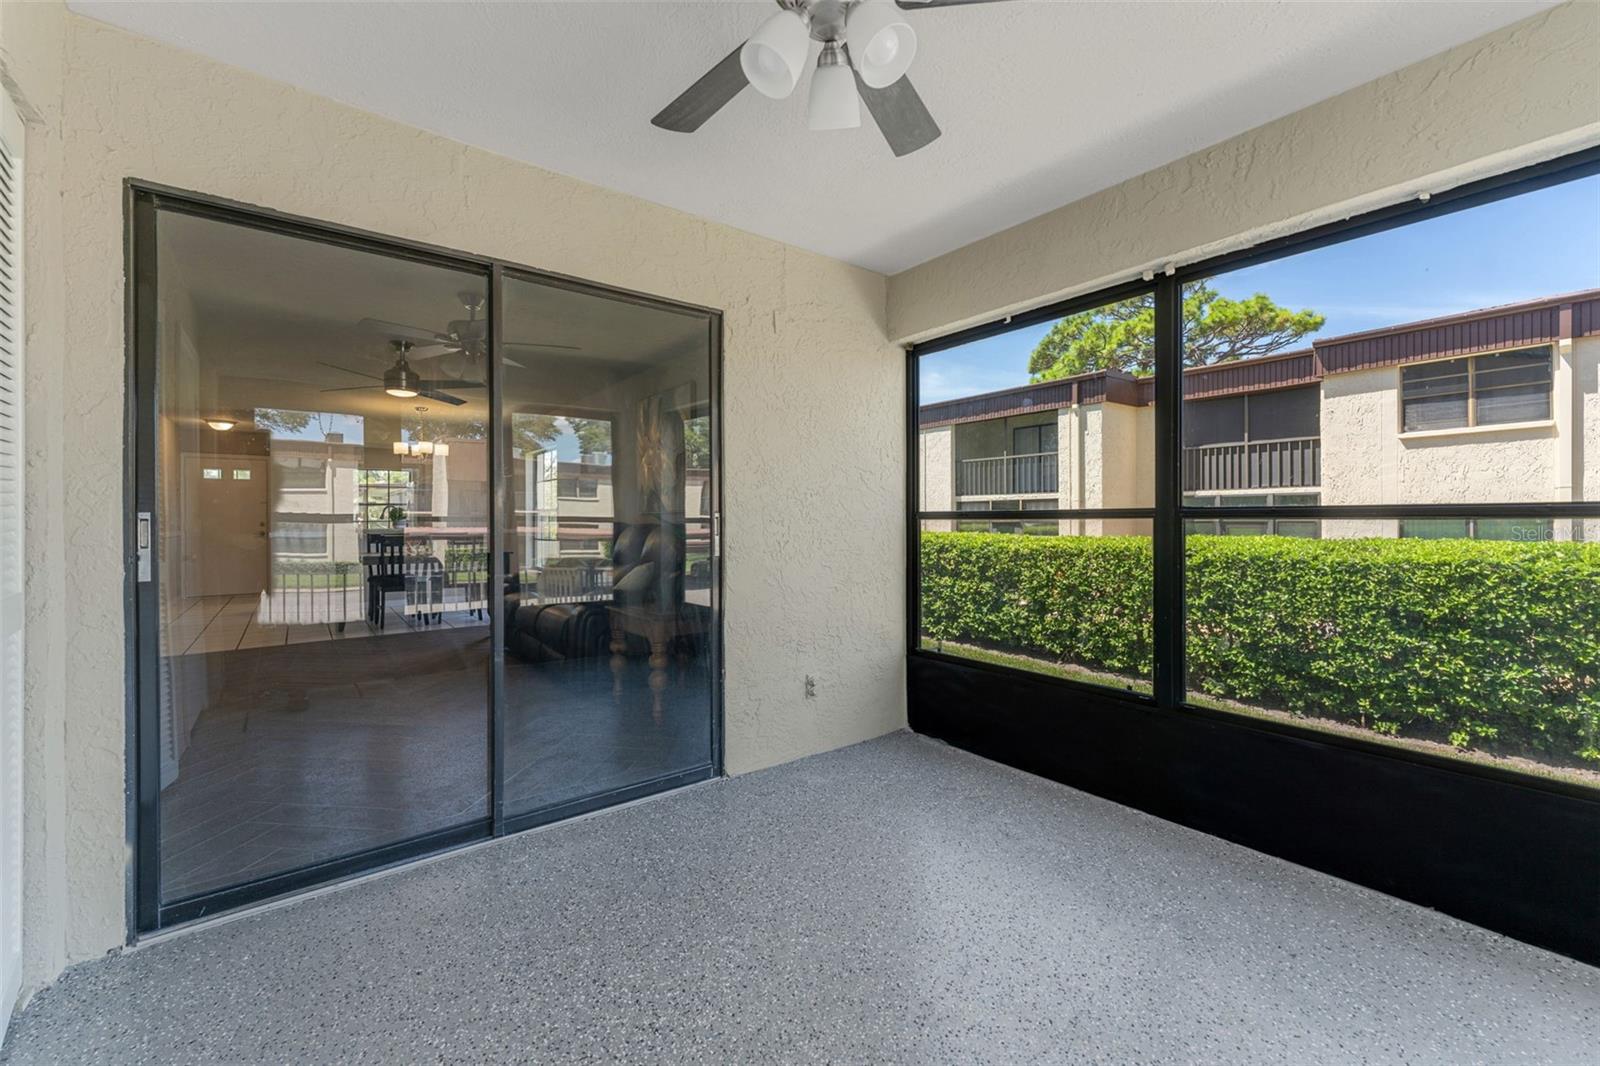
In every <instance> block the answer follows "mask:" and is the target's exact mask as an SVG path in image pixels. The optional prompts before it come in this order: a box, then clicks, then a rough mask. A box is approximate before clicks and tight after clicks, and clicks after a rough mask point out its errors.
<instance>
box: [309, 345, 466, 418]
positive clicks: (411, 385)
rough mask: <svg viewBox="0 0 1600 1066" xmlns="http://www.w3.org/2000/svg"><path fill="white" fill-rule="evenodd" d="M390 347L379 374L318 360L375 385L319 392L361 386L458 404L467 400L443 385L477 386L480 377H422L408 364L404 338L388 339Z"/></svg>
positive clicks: (407, 349) (340, 390) (408, 350)
mask: <svg viewBox="0 0 1600 1066" xmlns="http://www.w3.org/2000/svg"><path fill="white" fill-rule="evenodd" d="M389 343H390V344H391V345H392V346H393V347H394V353H395V359H394V366H391V367H390V368H389V369H388V370H386V371H384V372H383V373H382V374H381V375H379V374H369V373H367V372H366V371H365V370H352V369H351V368H350V367H347V366H338V365H337V364H334V363H322V364H321V365H322V366H325V367H330V368H332V369H334V370H342V371H343V372H344V373H346V374H354V375H356V376H357V377H361V378H371V379H372V380H373V381H376V382H377V384H376V385H340V386H338V387H336V388H331V389H323V390H322V391H323V392H359V391H361V390H363V389H382V390H383V391H384V392H386V393H388V394H389V395H390V396H394V397H397V398H399V399H402V400H409V399H411V398H412V397H413V396H426V397H427V398H428V399H430V400H438V401H439V402H440V403H447V404H451V405H453V406H455V407H460V406H461V405H462V404H464V403H466V402H467V401H465V400H463V399H462V398H461V397H459V396H453V395H451V394H450V393H448V392H445V391H444V390H445V389H481V388H483V387H484V385H483V382H481V381H462V380H458V379H454V378H451V379H439V378H425V377H423V376H422V375H421V374H419V373H418V372H417V371H416V369H415V368H414V367H413V366H412V365H411V363H410V361H409V360H408V359H407V356H409V355H410V354H411V350H412V347H413V345H412V343H411V342H410V341H408V340H396V341H390V342H389Z"/></svg>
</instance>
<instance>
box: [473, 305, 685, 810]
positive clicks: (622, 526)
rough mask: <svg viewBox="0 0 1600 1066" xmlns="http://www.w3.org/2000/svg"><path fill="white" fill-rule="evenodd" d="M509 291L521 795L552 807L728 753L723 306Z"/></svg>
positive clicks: (509, 656)
mask: <svg viewBox="0 0 1600 1066" xmlns="http://www.w3.org/2000/svg"><path fill="white" fill-rule="evenodd" d="M502 291H503V301H504V328H505V385H504V388H503V389H502V390H501V400H500V402H501V409H502V420H503V423H502V424H503V428H502V431H501V432H502V435H503V439H504V441H505V447H504V454H506V455H507V456H509V462H507V464H506V466H505V468H504V469H505V480H506V484H505V507H506V513H505V519H504V525H503V528H504V529H505V530H506V531H507V549H508V552H507V554H508V556H509V558H510V560H511V566H510V567H509V568H508V572H507V574H506V587H505V600H504V602H505V694H504V704H505V706H504V713H505V719H504V721H505V735H504V736H505V748H504V761H505V791H504V802H505V811H506V814H507V816H508V817H512V818H518V819H527V818H528V817H530V816H532V817H534V818H535V819H537V818H538V817H539V815H538V812H541V811H543V812H550V813H555V812H559V811H561V810H562V809H563V808H564V807H567V806H568V805H572V804H581V805H584V806H595V805H597V802H596V801H597V799H603V798H604V797H607V796H611V797H615V798H624V797H625V796H626V795H629V794H633V793H636V792H638V791H645V790H648V789H649V788H651V787H652V786H659V785H661V784H665V783H671V782H674V781H676V780H680V779H683V778H684V777H685V776H686V775H687V776H690V777H693V776H695V775H700V776H703V774H704V771H705V769H706V768H707V767H709V766H710V765H711V763H712V759H713V756H712V733H711V723H712V713H711V709H712V704H713V698H714V693H713V681H714V678H715V677H716V674H715V672H714V658H715V643H716V642H715V639H714V637H715V633H716V630H715V626H714V624H713V619H714V617H715V615H714V612H713V603H712V594H713V589H714V587H715V584H716V583H715V581H714V569H713V568H714V565H715V552H714V551H713V544H712V522H713V519H714V517H715V516H714V512H713V505H712V501H713V499H714V497H715V492H714V485H713V482H712V469H713V464H712V459H713V454H712V453H713V448H712V433H711V357H712V340H713V337H712V328H711V326H712V322H711V319H710V318H709V316H707V315H705V314H703V313H697V312H690V311H684V310H681V309H672V308H663V307H661V306H659V305H653V304H650V303H645V302H642V301H632V300H620V299H617V298H616V297H614V296H609V295H603V294H600V293H597V292H595V291H592V290H588V289H584V288H580V287H575V286H572V285H569V284H565V283H556V282H551V281H548V280H541V279H537V278H532V277H522V276H514V275H509V276H507V278H506V280H505V283H504V286H503V290H502ZM546 816H549V814H547V815H546Z"/></svg>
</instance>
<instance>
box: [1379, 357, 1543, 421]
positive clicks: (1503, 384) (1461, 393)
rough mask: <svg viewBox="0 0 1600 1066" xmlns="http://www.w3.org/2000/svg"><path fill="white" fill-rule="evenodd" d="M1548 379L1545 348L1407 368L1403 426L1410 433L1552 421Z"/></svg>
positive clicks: (1402, 382) (1403, 386)
mask: <svg viewBox="0 0 1600 1066" xmlns="http://www.w3.org/2000/svg"><path fill="white" fill-rule="evenodd" d="M1550 376H1551V349H1550V346H1549V345H1541V346H1539V347H1536V348H1517V349H1514V350H1512V351H1507V352H1494V353H1492V354H1490V355H1474V356H1468V357H1464V358H1461V359H1443V360H1440V361H1438V362H1434V363H1423V364H1421V365H1420V366H1408V367H1405V368H1404V369H1402V370H1401V372H1400V407H1401V412H1402V415H1401V419H1402V425H1403V427H1404V429H1405V431H1406V432H1407V433H1410V432H1413V431H1417V430H1429V429H1463V428H1466V427H1469V426H1496V425H1506V424H1508V423H1514V422H1540V421H1543V420H1545V419H1547V418H1549V417H1550Z"/></svg>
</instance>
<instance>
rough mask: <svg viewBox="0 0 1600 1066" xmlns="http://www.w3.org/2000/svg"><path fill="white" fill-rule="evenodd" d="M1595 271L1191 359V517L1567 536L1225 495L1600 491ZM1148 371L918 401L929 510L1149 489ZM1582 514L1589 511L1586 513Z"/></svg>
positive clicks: (1334, 530)
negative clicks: (1295, 510)
mask: <svg viewBox="0 0 1600 1066" xmlns="http://www.w3.org/2000/svg"><path fill="white" fill-rule="evenodd" d="M1597 379H1600V290H1588V291H1584V292H1577V293H1569V294H1564V295H1556V296H1550V297H1546V298H1543V299H1539V300H1531V301H1527V302H1524V303H1518V304H1511V305H1505V306H1500V307H1488V308H1481V309H1478V310H1474V311H1468V312H1465V313H1462V314H1456V315H1451V316H1448V317H1444V318H1433V319H1427V320H1424V321H1418V322H1408V323H1403V324H1401V325H1396V326H1390V327H1387V328H1384V329H1377V330H1370V331H1366V332H1362V333H1352V334H1346V335H1342V336H1335V337H1329V338H1327V339H1318V340H1315V341H1313V342H1312V344H1311V346H1310V347H1309V348H1304V349H1300V350H1296V351H1289V352H1281V353H1276V354H1273V355H1268V356H1264V357H1260V358H1255V359H1247V360H1239V361H1235V362H1228V363H1218V364H1214V365H1211V366H1203V367H1192V368H1190V369H1189V370H1187V371H1185V372H1184V385H1183V395H1184V410H1183V493H1184V498H1185V501H1186V502H1188V503H1190V504H1193V505H1197V506H1208V505H1215V506H1217V507H1218V508H1219V517H1218V518H1217V519H1215V520H1197V521H1195V522H1192V523H1191V526H1190V527H1191V529H1192V530H1194V531H1195V532H1202V533H1204V532H1214V533H1218V532H1220V533H1241V534H1248V533H1279V534H1284V535H1298V536H1318V535H1320V536H1336V537H1352V536H1389V537H1393V536H1461V537H1477V538H1484V539H1534V538H1546V537H1552V536H1553V537H1556V538H1558V539H1560V538H1562V537H1566V536H1570V535H1572V534H1571V530H1572V529H1573V528H1575V527H1574V526H1573V525H1572V524H1558V525H1554V526H1553V525H1552V524H1551V523H1550V522H1549V521H1548V520H1540V519H1525V518H1523V519H1492V518H1485V519H1463V518H1451V519H1433V518H1429V519H1419V520H1411V521H1406V520H1401V519H1361V520H1351V519H1330V520H1326V521H1321V522H1318V521H1314V520H1301V519H1285V518H1277V519H1255V518H1250V519H1231V520H1230V519H1228V518H1226V517H1223V516H1222V513H1223V509H1225V508H1227V507H1229V506H1251V507H1255V506H1268V505H1285V504H1288V505H1293V504H1320V505H1330V506H1331V505H1340V504H1362V505H1369V504H1393V503H1402V502H1403V503H1409V504H1429V503H1458V502H1462V501H1469V500H1470V501H1473V502H1481V503H1494V502H1510V501H1513V500H1526V499H1529V498H1532V499H1538V500H1546V501H1550V502H1571V501H1581V500H1594V499H1597V498H1600V382H1597ZM1154 403H1155V379H1154V378H1152V377H1133V376H1130V375H1127V374H1123V373H1118V372H1116V371H1101V372H1097V373H1091V374H1082V375H1077V376H1075V377H1071V378H1063V379H1058V380H1054V381H1044V382H1039V383H1036V384H1032V385H1024V386H1021V387H1019V388H1012V389H1005V390H1001V391H997V392H989V393H983V394H981V395H976V396H969V397H962V398H959V399H954V400H945V401H942V402H938V403H930V404H924V405H922V406H921V408H920V412H921V416H920V419H919V424H920V445H921V446H920V456H919V458H920V470H919V479H920V490H921V506H922V508H923V509H924V510H928V511H947V512H948V511H973V512H981V511H989V510H1008V511H1015V510H1023V511H1028V510H1040V511H1050V510H1057V509H1060V510H1089V509H1096V508H1132V507H1149V506H1151V505H1152V502H1153V479H1152V478H1151V477H1150V474H1149V471H1150V470H1151V469H1152V463H1153V461H1154V459H1153V457H1154V444H1155V441H1154V435H1155V430H1154V427H1155V419H1154ZM1141 521H1142V520H1137V519H1130V520H1117V519H1101V520H1097V521H1085V520H1060V521H1059V523H1057V522H1056V521H1053V520H1052V521H1043V522H1040V523H1037V524H1030V523H1020V522H1014V521H1012V522H994V523H985V522H982V521H981V519H977V518H976V516H975V518H974V521H973V522H952V521H943V522H938V521H930V522H929V528H947V529H948V528H955V527H956V526H958V525H959V526H960V527H961V528H972V529H990V528H992V529H996V530H1003V531H1016V530H1020V529H1022V528H1024V526H1026V527H1027V529H1028V531H1029V532H1050V531H1054V530H1053V529H1052V527H1058V528H1059V531H1060V532H1063V533H1072V532H1088V533H1118V532H1139V531H1141V526H1140V523H1141ZM1578 528H1581V527H1578Z"/></svg>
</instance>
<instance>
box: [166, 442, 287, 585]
mask: <svg viewBox="0 0 1600 1066" xmlns="http://www.w3.org/2000/svg"><path fill="white" fill-rule="evenodd" d="M181 538H182V545H183V547H182V551H183V592H184V595H186V596H240V595H255V594H256V593H259V592H260V591H261V590H262V589H264V588H266V587H267V461H266V460H265V459H260V458H250V459H246V458H233V457H229V456H217V455H192V454H190V455H185V456H184V457H183V525H182V527H181Z"/></svg>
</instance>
